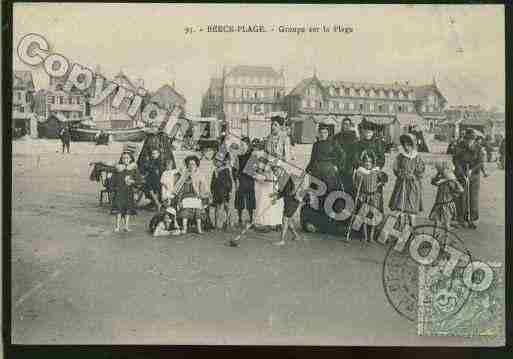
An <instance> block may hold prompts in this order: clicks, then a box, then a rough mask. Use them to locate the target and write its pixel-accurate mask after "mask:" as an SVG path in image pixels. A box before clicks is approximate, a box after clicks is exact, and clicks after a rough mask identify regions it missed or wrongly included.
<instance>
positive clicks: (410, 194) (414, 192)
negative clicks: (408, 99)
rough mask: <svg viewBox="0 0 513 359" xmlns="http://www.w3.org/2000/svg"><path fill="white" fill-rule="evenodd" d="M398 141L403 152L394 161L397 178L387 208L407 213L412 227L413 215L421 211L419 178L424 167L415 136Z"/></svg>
mask: <svg viewBox="0 0 513 359" xmlns="http://www.w3.org/2000/svg"><path fill="white" fill-rule="evenodd" d="M399 140H400V142H401V146H402V147H403V150H404V152H400V153H399V154H398V155H397V157H396V159H395V163H394V167H393V170H394V174H395V176H396V177H397V178H396V181H395V185H394V190H393V192H392V196H391V197H390V202H389V207H390V209H391V210H392V211H400V212H401V214H403V213H407V214H408V217H409V219H410V225H411V226H412V227H413V226H415V215H416V214H417V213H419V212H421V211H422V210H423V207H422V183H421V178H422V175H423V174H424V171H425V166H424V161H422V159H421V158H420V157H419V156H418V154H417V150H416V149H415V144H416V138H415V136H413V135H412V134H407V135H402V136H401V137H400V138H399Z"/></svg>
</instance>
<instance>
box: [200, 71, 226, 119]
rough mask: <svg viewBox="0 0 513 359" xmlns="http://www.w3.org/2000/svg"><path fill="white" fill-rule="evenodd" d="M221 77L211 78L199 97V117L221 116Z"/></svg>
mask: <svg viewBox="0 0 513 359" xmlns="http://www.w3.org/2000/svg"><path fill="white" fill-rule="evenodd" d="M222 112H223V79H220V78H211V79H210V84H209V86H208V89H207V91H206V92H205V94H204V95H203V97H202V98H201V117H218V118H219V117H222V116H224V114H222Z"/></svg>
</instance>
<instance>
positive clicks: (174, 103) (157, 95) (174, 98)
mask: <svg viewBox="0 0 513 359" xmlns="http://www.w3.org/2000/svg"><path fill="white" fill-rule="evenodd" d="M148 101H149V102H152V103H155V104H156V105H157V106H158V107H159V108H162V109H165V110H166V111H168V112H169V113H171V114H172V115H173V116H175V117H179V116H181V115H183V114H184V113H185V110H186V108H185V107H186V104H187V101H186V99H185V97H184V96H183V95H182V94H181V93H179V92H178V91H177V90H176V89H175V83H174V81H173V84H172V85H168V84H165V85H163V86H162V87H160V88H159V89H158V90H157V91H155V92H154V93H152V94H151V95H149V96H148ZM148 125H150V124H148Z"/></svg>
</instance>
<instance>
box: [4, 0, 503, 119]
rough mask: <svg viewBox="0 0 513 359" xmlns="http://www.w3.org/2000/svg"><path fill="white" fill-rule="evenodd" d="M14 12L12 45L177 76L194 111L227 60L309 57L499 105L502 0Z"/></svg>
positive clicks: (314, 62)
mask: <svg viewBox="0 0 513 359" xmlns="http://www.w3.org/2000/svg"><path fill="white" fill-rule="evenodd" d="M13 23H14V31H13V36H14V39H13V40H14V42H13V44H14V46H17V44H18V43H19V40H20V39H21V38H22V37H23V36H24V35H26V34H28V33H37V34H40V35H42V36H44V37H45V38H46V39H47V40H48V42H49V43H50V46H51V49H52V51H54V52H57V53H60V54H63V55H64V56H66V57H67V58H68V59H70V60H71V61H72V62H76V63H79V64H81V65H84V66H87V67H89V68H91V69H94V68H95V67H96V65H100V66H101V69H102V72H103V73H104V75H105V76H106V77H107V78H108V79H112V78H113V77H114V76H115V74H116V73H118V72H119V71H120V70H122V71H123V72H124V73H125V74H126V75H128V77H129V78H131V79H136V78H142V79H143V80H144V84H145V88H146V89H148V90H150V91H155V90H156V89H158V88H159V87H160V86H162V85H164V84H166V83H167V84H172V83H173V81H175V84H176V89H177V90H178V91H179V92H180V93H182V94H183V95H184V96H185V98H186V99H187V110H188V112H189V113H191V114H198V113H199V110H200V105H201V96H202V95H203V93H204V92H205V91H206V89H207V88H208V84H209V80H210V78H211V77H212V76H220V74H221V72H222V67H223V66H227V67H228V68H230V67H231V66H235V65H259V66H260V65H269V66H272V67H274V68H275V69H277V70H279V69H280V68H281V67H283V68H284V70H285V81H286V86H287V89H288V90H290V89H292V88H293V87H294V86H295V85H296V84H297V83H298V82H299V81H301V79H303V78H305V77H310V76H312V74H313V72H314V69H315V71H316V73H317V76H318V77H319V78H320V79H322V80H343V81H355V82H359V81H362V82H373V83H393V82H395V81H399V82H405V81H409V83H410V84H413V85H422V84H429V83H432V81H433V78H435V79H436V82H437V85H438V86H439V88H440V90H441V91H442V93H443V94H444V95H445V97H446V98H447V99H448V101H449V104H450V105H460V104H481V105H484V106H486V107H490V106H497V107H499V109H504V103H505V70H504V67H505V40H504V8H503V6H501V5H468V6H464V5H454V6H445V5H444V6H440V5H437V6H435V5H331V4H330V5H278V4H267V5H260V4H258V5H257V4H251V5H248V4H233V5H231V4H230V5H228V4H210V5H205V4H187V5H183V4H143V3H139V4H128V3H123V4H95V3H76V4H73V3H72V4H70V3H66V4H55V3H52V4H50V3H16V4H14V19H13ZM210 24H233V25H239V24H241V25H245V24H261V25H264V26H265V27H266V29H268V30H269V31H268V32H265V33H207V32H195V33H193V34H189V35H187V34H185V27H188V26H190V27H194V28H196V29H197V28H200V27H206V26H207V25H210ZM280 25H282V26H307V27H308V26H316V25H326V26H329V27H332V26H333V25H342V26H344V27H352V28H353V32H352V33H350V34H344V33H334V32H329V33H303V34H300V35H298V34H296V33H279V32H278V27H279V26H280ZM273 27H275V29H276V31H274V32H272V31H270V30H271V29H272V28H273ZM13 58H14V68H15V69H16V70H27V69H31V70H32V71H33V76H34V80H35V85H36V89H40V88H45V87H47V85H48V76H47V75H46V73H45V72H44V70H43V69H42V68H41V67H36V68H30V67H28V66H27V65H25V64H23V63H22V62H21V61H20V60H19V59H18V58H17V56H15V53H13Z"/></svg>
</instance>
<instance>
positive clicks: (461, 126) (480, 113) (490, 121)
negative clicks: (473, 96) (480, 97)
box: [445, 105, 505, 138]
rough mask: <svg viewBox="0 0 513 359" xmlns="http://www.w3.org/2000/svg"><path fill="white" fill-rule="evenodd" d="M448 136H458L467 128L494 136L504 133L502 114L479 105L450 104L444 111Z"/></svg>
mask: <svg viewBox="0 0 513 359" xmlns="http://www.w3.org/2000/svg"><path fill="white" fill-rule="evenodd" d="M445 115H446V117H447V121H446V123H447V126H446V127H449V128H451V129H452V131H450V134H449V135H450V137H459V136H460V135H461V134H463V133H464V131H465V130H466V129H468V128H472V129H474V130H477V131H479V132H481V133H483V134H484V135H489V136H491V137H492V138H494V137H495V136H496V135H499V134H502V135H503V134H504V129H505V128H504V114H503V113H502V114H501V113H496V112H491V111H487V110H486V109H484V108H483V107H481V106H479V105H461V106H450V107H449V108H448V109H447V110H446V111H445Z"/></svg>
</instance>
